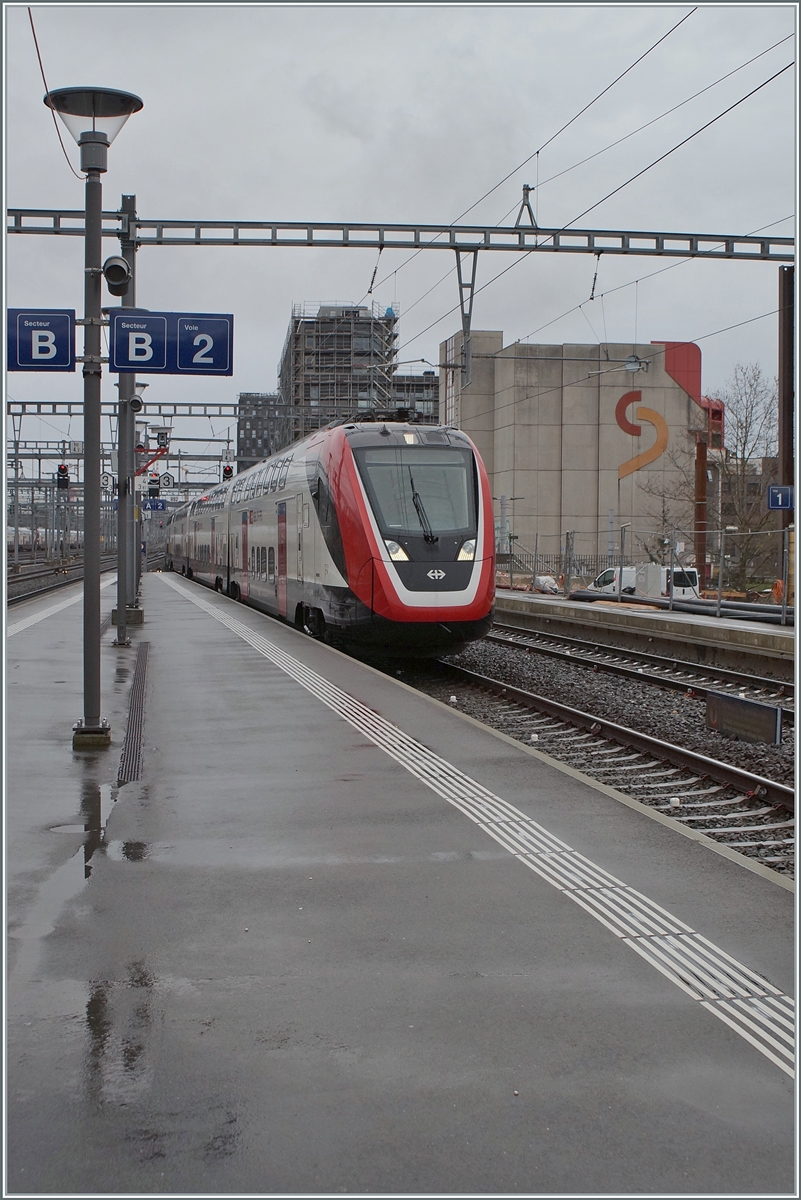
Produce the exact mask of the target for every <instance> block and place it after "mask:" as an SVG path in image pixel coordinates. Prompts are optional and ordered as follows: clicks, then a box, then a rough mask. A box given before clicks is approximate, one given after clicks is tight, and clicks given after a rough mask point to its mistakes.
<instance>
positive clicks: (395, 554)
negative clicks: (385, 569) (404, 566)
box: [384, 540, 409, 562]
mask: <svg viewBox="0 0 801 1200" xmlns="http://www.w3.org/2000/svg"><path fill="white" fill-rule="evenodd" d="M384 545H385V546H386V548H387V550H389V557H390V558H391V559H392V560H393V562H408V561H409V555H408V554H407V553H406V551H405V550H404V548H403V546H401V545H399V543H398V542H393V541H389V540H388V541H385V542H384Z"/></svg>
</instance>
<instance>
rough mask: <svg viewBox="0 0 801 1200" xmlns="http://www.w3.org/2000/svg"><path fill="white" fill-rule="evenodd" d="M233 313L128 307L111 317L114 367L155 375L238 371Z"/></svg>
mask: <svg viewBox="0 0 801 1200" xmlns="http://www.w3.org/2000/svg"><path fill="white" fill-rule="evenodd" d="M233 351H234V318H233V316H232V315H231V314H230V313H195V314H193V313H155V312H137V311H136V310H135V309H128V310H126V311H125V312H121V311H117V312H115V313H113V315H112V318H111V330H110V355H109V370H111V371H124V372H127V373H131V374H133V373H134V372H135V373H137V374H141V373H142V372H148V373H150V374H151V375H155V374H160V375H233V373H234V353H233Z"/></svg>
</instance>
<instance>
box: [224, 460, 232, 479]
mask: <svg viewBox="0 0 801 1200" xmlns="http://www.w3.org/2000/svg"><path fill="white" fill-rule="evenodd" d="M233 475H234V468H233V467H232V466H231V464H230V463H226V464H225V466H224V467H223V479H225V480H228V479H233Z"/></svg>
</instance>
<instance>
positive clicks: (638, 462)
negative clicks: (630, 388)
mask: <svg viewBox="0 0 801 1200" xmlns="http://www.w3.org/2000/svg"><path fill="white" fill-rule="evenodd" d="M640 400H642V392H626V394H625V396H621V397H620V399H619V400H618V402H617V404H616V405H615V420H616V421H617V423H618V425H619V426H620V428H621V429H622V430H623V432H624V433H629V434H631V436H632V437H639V436H640V434H641V433H642V426H641V425H634V424H632V422H631V421H630V420H629V419H628V417H627V416H626V409H627V408H628V407H629V406H630V405H631V404H638V403H639V402H640ZM637 417H638V419H639V420H641V421H647V422H648V424H649V425H653V426H654V428H655V429H656V441H655V442H654V444H653V446H652V447H651V449H650V450H643V452H642V454H637V455H635V457H634V458H630V459H629V460H628V462H624V463H621V464H620V466H619V467H618V469H617V477H618V480H621V479H625V478H626V476H627V475H631V474H632V473H633V472H634V471H639V470H640V469H641V468H642V467H645V466H647V465H648V463H651V462H653V461H654V459H657V458H659V456H660V455H661V454H663V453H664V451H665V447H666V446H667V444H668V438H669V437H670V431H669V430H668V427H667V422H666V420H665V418H664V417H661V416H660V415H659V413H658V412H654V410H653V409H652V408H638V409H637Z"/></svg>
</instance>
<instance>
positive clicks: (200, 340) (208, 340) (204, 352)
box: [192, 326, 214, 367]
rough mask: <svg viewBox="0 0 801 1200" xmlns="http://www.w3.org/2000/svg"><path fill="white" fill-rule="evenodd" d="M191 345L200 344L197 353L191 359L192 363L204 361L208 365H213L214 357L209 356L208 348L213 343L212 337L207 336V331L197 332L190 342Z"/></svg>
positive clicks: (209, 348)
mask: <svg viewBox="0 0 801 1200" xmlns="http://www.w3.org/2000/svg"><path fill="white" fill-rule="evenodd" d="M196 328H197V326H196ZM192 345H193V346H200V349H199V350H198V352H197V354H196V355H195V356H194V358H193V359H192V362H193V363H206V364H207V365H208V366H210V367H213V366H214V359H213V358H210V357H209V350H211V348H212V346H213V345H214V338H212V337H209V335H208V334H207V333H199V334H198V335H197V337H196V338H195V340H194V341H193V342H192Z"/></svg>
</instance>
